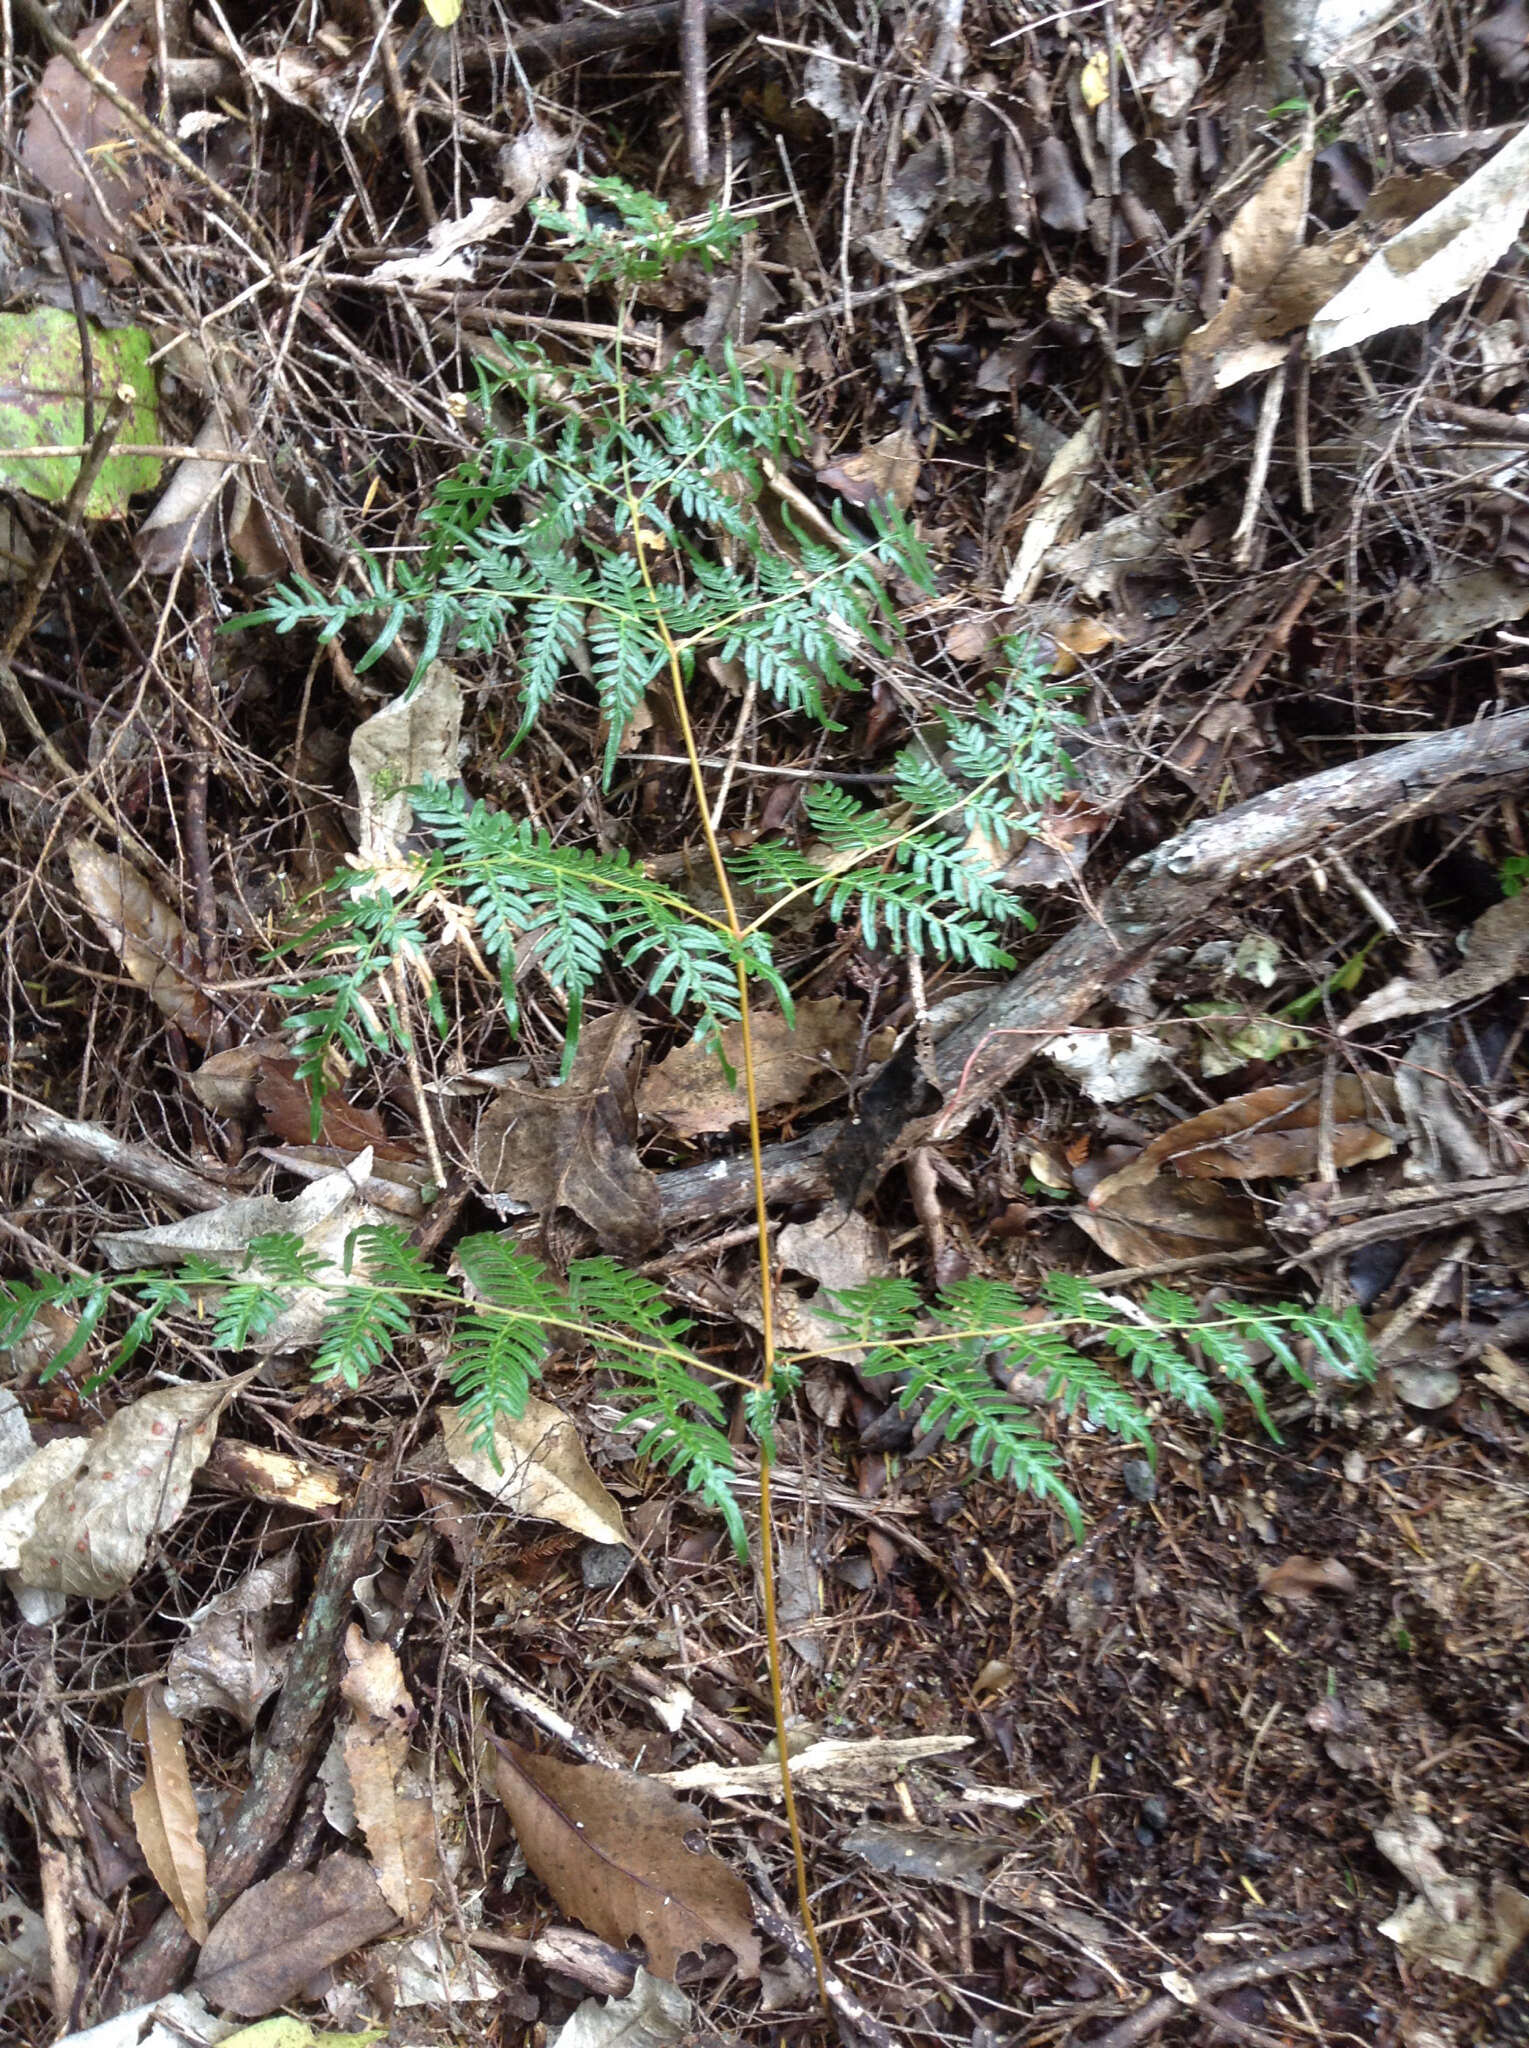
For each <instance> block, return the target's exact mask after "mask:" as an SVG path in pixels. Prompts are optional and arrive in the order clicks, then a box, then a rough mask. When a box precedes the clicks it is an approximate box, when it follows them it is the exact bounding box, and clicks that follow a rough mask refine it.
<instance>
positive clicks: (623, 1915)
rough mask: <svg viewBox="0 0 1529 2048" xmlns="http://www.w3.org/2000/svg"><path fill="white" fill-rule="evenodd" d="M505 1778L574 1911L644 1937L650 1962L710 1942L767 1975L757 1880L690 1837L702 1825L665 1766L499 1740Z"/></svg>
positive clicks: (543, 1865) (528, 1852)
mask: <svg viewBox="0 0 1529 2048" xmlns="http://www.w3.org/2000/svg"><path fill="white" fill-rule="evenodd" d="M494 1748H495V1751H496V1760H495V1768H494V1777H495V1784H496V1787H497V1789H498V1793H499V1797H500V1800H501V1801H502V1803H503V1805H504V1809H505V1811H506V1812H507V1813H508V1814H509V1816H510V1821H511V1824H512V1825H513V1827H514V1829H515V1835H516V1838H517V1840H518V1841H519V1843H520V1846H521V1849H522V1851H523V1852H524V1854H525V1859H526V1862H527V1863H528V1864H529V1865H530V1867H531V1869H532V1870H533V1871H534V1872H535V1873H536V1875H537V1876H538V1877H539V1878H540V1879H541V1881H542V1883H543V1884H544V1885H545V1886H546V1887H547V1889H548V1891H549V1892H551V1894H552V1896H553V1897H554V1898H555V1899H556V1900H557V1902H558V1904H559V1905H560V1906H561V1907H562V1909H563V1911H564V1912H565V1913H571V1914H572V1915H573V1916H574V1918H575V1919H577V1920H581V1921H582V1922H583V1923H584V1925H585V1926H586V1927H588V1928H590V1929H592V1930H593V1932H594V1933H596V1934H598V1935H599V1936H600V1937H601V1938H602V1940H605V1941H609V1942H614V1943H615V1944H616V1945H617V1946H618V1947H624V1946H625V1944H626V1943H627V1942H628V1941H630V1940H631V1939H633V1937H636V1938H637V1939H639V1940H640V1941H641V1942H642V1943H643V1944H644V1946H645V1947H646V1949H647V1952H648V1968H649V1969H650V1970H651V1971H652V1972H653V1973H654V1975H655V1976H659V1977H672V1976H673V1975H674V1972H675V1968H676V1966H677V1965H678V1963H679V1959H680V1957H681V1956H682V1955H699V1954H700V1953H701V1951H702V1949H703V1948H704V1947H705V1945H706V1943H707V1942H716V1943H717V1944H719V1945H720V1946H721V1947H723V1948H728V1949H731V1950H732V1952H733V1955H734V1956H735V1957H736V1959H737V1963H738V1969H739V1972H740V1974H741V1975H742V1976H744V1977H757V1976H758V1975H759V1937H758V1936H757V1935H756V1934H755V1933H754V1931H753V1925H752V1920H753V1915H752V1909H751V1904H750V1900H749V1893H748V1887H747V1886H746V1885H745V1884H744V1882H743V1880H742V1879H741V1878H740V1877H738V1876H737V1875H736V1874H735V1873H734V1872H733V1871H731V1870H729V1869H728V1867H727V1865H726V1864H725V1863H723V1862H721V1861H720V1859H719V1858H717V1857H715V1856H713V1855H711V1854H710V1853H709V1852H708V1851H706V1850H700V1849H691V1848H688V1847H687V1846H686V1841H685V1837H686V1835H687V1834H688V1833H689V1832H690V1831H691V1830H692V1829H693V1828H697V1827H699V1826H700V1825H701V1816H700V1815H699V1814H698V1813H697V1812H696V1810H695V1808H694V1807H692V1806H686V1805H684V1804H682V1802H681V1801H679V1800H678V1799H676V1798H675V1796H674V1794H673V1793H672V1792H671V1791H670V1790H669V1789H668V1787H667V1786H665V1785H661V1784H659V1783H658V1781H657V1780H656V1779H654V1778H643V1777H639V1776H637V1774H636V1773H635V1772H630V1771H609V1770H606V1769H605V1768H604V1767H603V1766H602V1765H600V1764H565V1763H560V1762H559V1761H558V1760H557V1759H556V1758H555V1757H548V1756H537V1755H534V1754H533V1753H532V1752H531V1751H530V1750H525V1749H520V1748H517V1747H516V1745H515V1744H514V1743H509V1742H499V1741H497V1740H496V1741H495V1743H494Z"/></svg>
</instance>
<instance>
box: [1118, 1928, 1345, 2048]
mask: <svg viewBox="0 0 1529 2048" xmlns="http://www.w3.org/2000/svg"><path fill="white" fill-rule="evenodd" d="M1353 1953H1354V1951H1353V1950H1352V1949H1351V1948H1350V1947H1349V1945H1348V1943H1347V1942H1346V1941H1327V1942H1323V1943H1322V1945H1321V1946H1320V1947H1318V1948H1295V1949H1291V1950H1290V1951H1289V1952H1288V1954H1286V1955H1282V1956H1257V1957H1254V1958H1253V1959H1252V1960H1250V1961H1248V1962H1245V1963H1223V1964H1222V1966H1221V1968H1220V1969H1218V1970H1207V1971H1206V1972H1205V1974H1204V1975H1203V1976H1201V1977H1196V1978H1194V1979H1193V1980H1192V1982H1191V1985H1190V1989H1191V1990H1192V1992H1193V1994H1194V1997H1193V2006H1194V2007H1203V2006H1204V2004H1205V2001H1206V2000H1207V1999H1212V1998H1218V1997H1219V1996H1220V1995H1221V1993H1222V1992H1223V1991H1239V1990H1241V1988H1242V1987H1243V1986H1244V1985H1245V1984H1273V1983H1276V1982H1277V1981H1278V1980H1279V1978H1281V1977H1295V1976H1299V1975H1301V1974H1302V1973H1303V1972H1304V1971H1307V1970H1327V1969H1331V1967H1332V1966H1333V1964H1334V1963H1346V1962H1348V1961H1349V1960H1350V1959H1351V1958H1352V1956H1353ZM1188 2009H1190V2008H1188V2007H1186V2005H1185V2002H1184V2001H1183V2000H1182V1999H1179V1998H1175V1997H1172V1996H1171V1995H1170V1994H1169V1993H1167V1992H1164V1993H1163V1995H1162V1996H1161V1997H1160V1998H1154V1999H1152V2000H1151V2002H1150V2003H1149V2004H1147V2005H1144V2006H1143V2007H1142V2009H1141V2011H1140V2012H1135V2013H1132V2015H1131V2017H1130V2018H1129V2019H1128V2020H1122V2021H1121V2022H1120V2025H1119V2026H1118V2027H1111V2029H1110V2031H1109V2032H1108V2033H1107V2034H1101V2035H1100V2037H1099V2039H1098V2040H1097V2041H1090V2042H1089V2043H1088V2044H1087V2048H1136V2044H1137V2043H1138V2042H1140V2041H1150V2040H1151V2038H1152V2036H1153V2035H1154V2034H1156V2033H1160V2032H1161V2031H1162V2029H1163V2028H1164V2027H1165V2026H1167V2024H1168V2022H1169V2021H1170V2020H1171V2019H1173V2018H1175V2017H1176V2016H1178V2015H1181V2014H1182V2013H1184V2012H1185V2011H1186V2010H1188Z"/></svg>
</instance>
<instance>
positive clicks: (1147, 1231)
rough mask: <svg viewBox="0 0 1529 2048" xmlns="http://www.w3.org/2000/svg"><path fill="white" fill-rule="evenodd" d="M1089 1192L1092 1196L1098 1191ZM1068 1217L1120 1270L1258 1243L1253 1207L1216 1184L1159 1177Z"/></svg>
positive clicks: (1260, 1238)
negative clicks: (1092, 1193) (1124, 1267)
mask: <svg viewBox="0 0 1529 2048" xmlns="http://www.w3.org/2000/svg"><path fill="white" fill-rule="evenodd" d="M1100 1185H1101V1186H1103V1185H1105V1183H1103V1182H1101V1184H1100ZM1094 1192H1095V1195H1096V1196H1097V1194H1098V1192H1099V1190H1098V1189H1095V1191H1094ZM1067 1213H1068V1215H1069V1216H1070V1217H1071V1219H1072V1221H1073V1222H1074V1223H1076V1224H1077V1226H1078V1228H1079V1229H1080V1230H1081V1231H1084V1232H1085V1233H1086V1234H1087V1235H1088V1236H1089V1237H1091V1238H1092V1239H1093V1241H1094V1243H1095V1244H1096V1245H1098V1247H1099V1249H1100V1250H1101V1251H1102V1252H1103V1253H1104V1254H1105V1255H1106V1257H1108V1258H1111V1259H1113V1260H1114V1261H1115V1263H1116V1264H1117V1265H1120V1266H1152V1265H1155V1264H1156V1263H1157V1262H1158V1260H1160V1259H1192V1258H1196V1257H1198V1256H1199V1255H1200V1254H1201V1253H1203V1252H1228V1251H1242V1250H1244V1249H1245V1248H1246V1247H1247V1246H1249V1245H1255V1244H1260V1243H1262V1241H1263V1232H1262V1230H1261V1229H1260V1227H1259V1221H1258V1213H1257V1211H1256V1210H1255V1209H1254V1207H1253V1205H1252V1203H1251V1202H1249V1201H1247V1200H1246V1199H1245V1198H1244V1197H1243V1196H1241V1195H1234V1194H1232V1193H1231V1192H1230V1191H1229V1190H1228V1189H1226V1188H1224V1187H1223V1186H1222V1185H1221V1184H1220V1182H1219V1181H1200V1180H1191V1181H1175V1180H1164V1179H1161V1178H1159V1179H1156V1180H1151V1181H1148V1183H1147V1184H1146V1186H1145V1187H1121V1188H1118V1189H1116V1190H1115V1191H1113V1192H1112V1193H1111V1195H1110V1199H1109V1202H1108V1204H1107V1205H1102V1206H1101V1207H1099V1208H1098V1209H1095V1208H1094V1207H1093V1204H1092V1202H1090V1204H1089V1206H1088V1207H1087V1208H1084V1209H1069V1210H1068V1212H1067Z"/></svg>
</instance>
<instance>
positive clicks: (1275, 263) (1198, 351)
mask: <svg viewBox="0 0 1529 2048" xmlns="http://www.w3.org/2000/svg"><path fill="white" fill-rule="evenodd" d="M1311 165H1312V152H1311V150H1310V149H1309V148H1307V149H1299V150H1297V151H1296V152H1295V154H1294V155H1293V156H1290V157H1287V158H1286V160H1285V162H1284V163H1282V164H1277V165H1276V166H1275V168H1274V169H1273V170H1272V171H1271V172H1270V173H1269V175H1268V177H1267V178H1265V180H1264V182H1263V183H1262V184H1261V185H1260V186H1259V188H1258V190H1257V191H1256V192H1255V193H1254V194H1253V196H1252V198H1251V199H1248V200H1246V201H1245V202H1244V203H1243V205H1242V206H1241V207H1239V208H1238V210H1237V213H1236V214H1235V216H1234V217H1233V219H1232V221H1231V223H1230V225H1229V226H1228V228H1227V230H1226V233H1225V234H1224V235H1223V236H1222V238H1221V246H1222V250H1223V253H1224V254H1225V257H1226V260H1227V264H1228V266H1229V268H1230V270H1231V275H1232V282H1231V284H1230V285H1229V286H1228V288H1227V294H1226V297H1225V299H1224V300H1223V301H1222V303H1221V306H1220V308H1219V309H1218V311H1217V312H1216V313H1215V314H1214V315H1213V316H1212V318H1211V319H1209V320H1208V321H1207V322H1206V323H1205V325H1204V326H1203V327H1197V328H1196V329H1195V331H1194V333H1193V334H1191V335H1190V337H1189V339H1188V340H1187V341H1186V342H1185V344H1184V351H1183V356H1182V359H1181V361H1182V368H1183V373H1184V387H1185V390H1186V392H1187V394H1188V397H1189V401H1190V403H1191V404H1192V405H1199V404H1203V402H1204V401H1205V400H1206V399H1207V398H1209V397H1210V396H1211V394H1212V392H1213V391H1218V390H1222V391H1224V390H1225V389H1226V388H1227V387H1228V386H1229V385H1232V384H1236V383H1239V382H1240V381H1241V380H1242V379H1243V378H1244V377H1251V376H1252V375H1254V373H1255V372H1256V371H1259V370H1269V369H1273V368H1274V367H1275V365H1276V364H1277V363H1278V362H1279V361H1280V360H1281V359H1282V358H1283V356H1284V353H1285V351H1284V349H1283V348H1281V347H1280V346H1279V345H1278V343H1277V342H1276V341H1275V340H1274V339H1272V338H1271V337H1269V336H1267V335H1265V334H1263V333H1261V332H1260V317H1259V316H1260V315H1261V314H1262V313H1263V311H1264V305H1263V301H1264V298H1265V296H1266V294H1267V293H1268V292H1269V291H1270V290H1271V289H1272V288H1273V286H1274V284H1275V282H1276V280H1277V279H1278V277H1279V275H1280V273H1281V271H1283V270H1284V269H1285V267H1286V266H1287V264H1289V262H1290V261H1291V259H1292V257H1294V256H1295V254H1296V253H1297V251H1298V250H1299V249H1300V247H1301V243H1302V240H1303V238H1304V236H1305V232H1306V211H1307V208H1308V206H1309V204H1310V201H1311Z"/></svg>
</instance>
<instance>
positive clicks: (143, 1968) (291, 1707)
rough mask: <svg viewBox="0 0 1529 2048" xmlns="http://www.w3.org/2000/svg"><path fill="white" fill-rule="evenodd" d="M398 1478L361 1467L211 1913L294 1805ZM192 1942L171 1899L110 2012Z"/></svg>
mask: <svg viewBox="0 0 1529 2048" xmlns="http://www.w3.org/2000/svg"><path fill="white" fill-rule="evenodd" d="M392 1483H393V1474H392V1470H391V1468H390V1467H389V1466H387V1465H384V1464H377V1465H372V1466H369V1467H368V1468H367V1470H366V1471H365V1472H364V1473H363V1474H362V1475H361V1482H360V1484H359V1485H358V1486H357V1488H356V1497H355V1499H354V1501H353V1502H352V1503H351V1509H350V1514H349V1516H348V1517H347V1519H346V1520H345V1521H343V1522H341V1523H339V1524H338V1525H337V1527H336V1530H335V1536H334V1541H333V1542H332V1543H331V1544H330V1546H329V1551H328V1554H327V1555H326V1557H325V1559H324V1562H323V1565H322V1566H321V1567H320V1570H319V1574H318V1577H317V1579H316V1580H315V1581H314V1587H313V1597H312V1598H311V1599H310V1600H309V1602H308V1610H307V1612H306V1614H304V1616H303V1625H302V1627H301V1628H300V1629H299V1631H298V1635H297V1641H296V1643H295V1645H294V1646H293V1651H292V1662H291V1664H290V1665H289V1666H288V1669H287V1676H286V1681H285V1683H284V1684H283V1686H282V1688H281V1691H280V1693H279V1694H278V1696H277V1700H276V1710H275V1712H274V1713H273V1715H272V1716H271V1725H270V1728H269V1730H268V1732H267V1735H266V1740H265V1746H264V1748H263V1749H262V1750H261V1751H260V1754H259V1756H258V1758H257V1759H256V1762H255V1766H254V1769H253V1772H252V1774H251V1777H250V1785H249V1790H248V1791H247V1792H246V1793H245V1795H244V1798H243V1799H242V1800H241V1801H240V1804H239V1810H238V1812H237V1813H236V1814H235V1815H234V1817H233V1819H232V1821H230V1823H229V1824H228V1827H227V1828H226V1829H225V1831H224V1832H223V1834H221V1835H220V1836H219V1838H218V1845H217V1847H216V1848H215V1849H214V1850H213V1852H212V1856H211V1858H210V1860H209V1862H208V1866H207V1896H208V1906H209V1910H210V1913H211V1916H212V1918H213V1920H214V1921H216V1919H217V1916H218V1915H219V1914H220V1913H222V1912H225V1911H226V1910H227V1909H228V1907H229V1906H231V1905H232V1904H233V1902H234V1900H235V1899H237V1898H238V1897H239V1896H240V1894H241V1893H242V1892H244V1891H246V1890H247V1889H248V1888H249V1886H250V1885H252V1884H253V1883H254V1882H255V1880H256V1879H257V1878H258V1877H259V1875H260V1872H261V1869H262V1867H263V1866H264V1864H265V1863H266V1861H267V1860H268V1858H269V1857H270V1855H271V1852H272V1851H273V1850H274V1849H275V1847H276V1845H277V1843H278V1842H279V1841H280V1840H281V1837H282V1835H283V1834H284V1833H285V1831H286V1828H287V1825H288V1823H289V1822H290V1820H291V1819H292V1816H293V1814H294V1813H295V1812H296V1810H297V1804H298V1801H299V1799H300V1798H301V1797H302V1792H303V1787H304V1786H305V1785H306V1783H307V1782H308V1775H309V1770H310V1767H311V1766H312V1764H313V1762H314V1760H315V1758H316V1757H317V1755H318V1749H319V1743H320V1741H321V1739H322V1737H323V1733H324V1729H325V1726H326V1725H327V1722H328V1719H329V1712H330V1708H331V1706H332V1704H333V1701H334V1697H335V1692H336V1668H335V1667H336V1661H337V1658H338V1654H339V1646H340V1637H341V1636H342V1635H343V1633H344V1631H345V1627H346V1624H347V1623H348V1622H349V1620H350V1617H351V1599H352V1588H353V1587H354V1585H355V1582H356V1580H357V1578H358V1577H359V1576H360V1574H361V1573H362V1572H363V1571H364V1570H365V1569H366V1566H367V1562H368V1560H369V1559H370V1557H371V1555H372V1550H373V1546H374V1543H375V1539H376V1534H377V1525H378V1523H379V1522H380V1521H381V1519H382V1515H383V1510H384V1508H385V1507H386V1505H387V1499H388V1494H389V1492H390V1490H391V1488H392ZM193 1945H194V1944H193V1942H192V1939H191V1936H190V1935H189V1934H188V1933H187V1932H186V1930H185V1928H184V1927H183V1926H182V1925H181V1923H180V1920H179V1918H178V1917H177V1915H176V1913H175V1911H174V1908H173V1907H168V1906H167V1907H166V1908H165V1910H164V1912H163V1913H161V1914H160V1916H159V1918H158V1919H157V1920H156V1921H155V1923H154V1925H153V1927H152V1928H151V1929H150V1931H149V1933H148V1934H147V1935H146V1936H145V1937H144V1939H143V1941H142V1942H141V1943H140V1944H139V1946H138V1948H137V1949H136V1951H135V1952H134V1953H133V1955H132V1956H131V1957H130V1958H129V1959H128V1961H127V1963H126V1964H125V1965H124V1966H123V1968H122V1970H121V1972H120V1974H119V1975H118V1978H117V1982H116V1984H115V1986H114V1987H113V1994H114V1995H113V1996H112V1997H111V1998H110V1999H109V2000H108V2002H107V2003H108V2008H109V2010H110V2011H111V2012H114V2013H117V2012H127V2011H129V2010H131V2008H132V2007H134V2006H136V2005H146V2004H148V2003H149V2002H150V2001H151V2000H152V1999H155V1998H160V1997H163V1995H164V1993H165V1992H167V1991H168V1990H170V1988H171V1987H172V1986H173V1985H174V1983H175V1981H176V1979H177V1978H178V1977H179V1976H180V1973H181V1971H182V1970H183V1969H184V1968H185V1966H186V1963H187V1962H188V1961H189V1959H190V1956H191V1950H192V1947H193Z"/></svg>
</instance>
